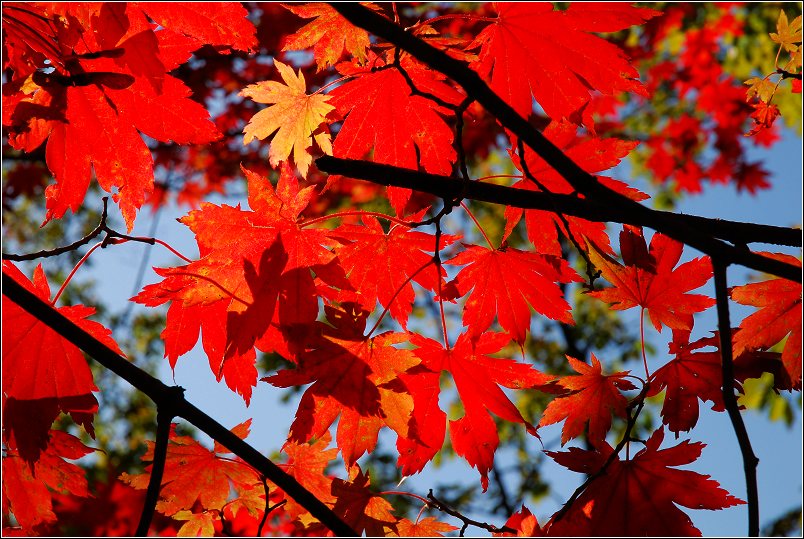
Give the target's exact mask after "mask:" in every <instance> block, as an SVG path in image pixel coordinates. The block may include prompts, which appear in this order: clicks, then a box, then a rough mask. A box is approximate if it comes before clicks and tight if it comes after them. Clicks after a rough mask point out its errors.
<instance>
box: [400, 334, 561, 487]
mask: <svg viewBox="0 0 804 539" xmlns="http://www.w3.org/2000/svg"><path fill="white" fill-rule="evenodd" d="M509 340H510V337H509V336H508V335H507V334H505V333H483V334H481V335H480V336H478V337H472V336H471V335H470V334H468V333H463V334H461V335H460V336H459V337H458V340H457V341H456V342H455V345H454V346H453V347H452V348H450V349H445V348H444V346H443V345H442V344H440V343H438V342H436V341H434V340H432V339H427V338H424V337H422V336H420V335H417V334H413V335H411V337H410V341H411V342H412V343H413V344H415V345H416V346H418V347H419V348H417V349H416V350H415V351H414V353H415V354H416V355H417V356H418V357H419V358H420V359H421V361H422V367H423V369H411V370H410V371H409V372H408V373H406V375H405V381H406V385H407V387H408V390H409V391H410V392H411V393H412V394H413V399H414V408H413V415H412V418H413V421H414V423H415V428H414V429H411V431H412V432H411V435H410V436H408V437H407V438H406V439H403V440H399V441H397V448H398V449H399V453H400V456H399V464H400V465H402V467H403V468H402V474H403V475H410V474H413V473H417V472H419V471H420V470H421V469H422V468H423V467H424V464H426V463H427V462H428V461H429V460H430V459H432V458H433V456H434V455H435V453H436V452H437V451H438V450H439V449H440V448H441V445H442V443H443V440H444V422H445V420H446V414H445V413H444V412H443V411H441V409H440V408H439V406H438V395H439V392H440V387H439V384H438V377H439V374H440V373H441V371H447V372H449V373H450V374H451V375H452V378H453V379H454V380H455V386H456V387H457V389H458V396H459V397H460V399H461V402H462V403H463V407H464V412H465V413H464V416H463V417H462V418H461V419H458V420H452V421H450V423H449V428H450V437H451V439H452V445H453V448H454V449H455V452H456V453H458V454H459V455H461V456H463V457H464V458H465V459H466V460H467V462H469V464H470V465H472V466H473V467H475V468H477V469H478V471H479V472H480V476H481V484H482V486H483V490H484V491H485V490H486V488H488V472H489V470H491V467H492V464H493V461H494V452H495V451H496V449H497V445H498V444H499V436H498V434H497V426H496V424H495V423H494V421H493V420H492V418H491V416H490V415H489V412H492V413H494V414H495V415H497V416H498V417H500V418H502V419H505V420H507V421H511V422H514V423H522V424H523V425H525V427H526V428H527V430H528V432H530V433H531V434H533V435H534V436H535V435H536V429H535V428H534V427H533V425H531V424H530V423H529V422H528V421H526V420H525V419H524V418H523V417H522V414H520V412H519V410H518V409H517V408H516V406H514V404H513V403H512V402H511V401H510V400H509V399H508V397H507V396H506V394H505V392H504V391H503V390H502V389H501V388H500V387H499V386H500V385H502V386H504V387H508V388H512V389H523V388H536V387H540V386H544V385H546V384H547V383H549V382H550V381H551V380H552V379H553V378H552V377H551V376H547V375H545V374H542V373H541V372H539V371H537V370H536V369H534V368H533V367H531V366H530V365H525V364H523V363H518V362H516V361H514V360H512V359H501V358H494V357H491V356H490V355H491V354H495V353H497V352H499V351H500V350H501V349H502V347H503V346H504V345H505V344H506V343H508V342H509ZM417 382H418V383H417Z"/></svg>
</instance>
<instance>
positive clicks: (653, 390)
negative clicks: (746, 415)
mask: <svg viewBox="0 0 804 539" xmlns="http://www.w3.org/2000/svg"><path fill="white" fill-rule="evenodd" d="M737 333H739V331H738V332H737ZM669 346H670V353H671V354H674V356H675V357H674V358H673V359H672V360H670V361H669V362H668V363H667V364H666V365H664V366H662V367H661V368H660V369H658V370H657V371H656V372H654V373H653V375H652V376H651V386H650V390H649V391H648V394H647V396H649V397H652V396H655V395H658V394H659V393H661V392H662V391H663V390H665V389H666V390H667V393H666V394H665V397H664V402H663V404H662V411H661V414H662V422H663V423H664V424H665V425H667V428H668V430H670V432H674V433H676V436H678V433H679V432H681V431H689V430H691V429H692V428H693V427H694V426H695V425H696V423H697V422H698V400H699V399H700V400H701V401H702V402H703V401H710V402H711V403H712V410H714V411H716V412H722V411H724V410H725V409H726V408H725V406H724V404H723V391H722V380H723V370H722V365H721V359H720V356H721V354H720V337H719V335H718V332H715V333H714V335H713V336H710V337H704V338H702V339H699V340H697V341H695V342H693V343H690V342H689V332H688V331H673V340H672V341H671V342H670V345H669ZM706 347H713V348H714V350H713V351H702V350H701V349H702V348H706ZM774 356H776V354H768V353H757V352H753V351H751V350H744V351H742V352H741V353H740V355H736V356H735V358H734V387H735V388H736V389H739V390H742V387H741V385H740V382H744V381H745V380H746V379H748V378H758V377H759V376H761V375H762V373H763V372H773V373H774V374H777V375H778V370H779V369H778V368H774V367H776V366H777V364H778V363H779V361H778V359H777V357H774Z"/></svg>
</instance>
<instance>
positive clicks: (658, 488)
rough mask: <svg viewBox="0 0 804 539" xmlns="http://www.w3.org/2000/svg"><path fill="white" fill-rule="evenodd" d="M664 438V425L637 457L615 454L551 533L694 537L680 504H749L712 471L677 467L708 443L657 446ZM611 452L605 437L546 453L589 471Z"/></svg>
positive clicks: (575, 468)
mask: <svg viewBox="0 0 804 539" xmlns="http://www.w3.org/2000/svg"><path fill="white" fill-rule="evenodd" d="M662 440H664V429H663V428H660V429H659V430H657V431H656V432H654V433H653V434H652V435H651V437H650V438H649V439H648V440H647V442H646V443H645V448H644V449H642V450H641V451H639V452H638V453H637V454H636V455H634V457H633V458H631V459H626V460H620V459H619V458H618V459H615V461H614V462H613V463H612V464H611V465H610V466H609V467H608V469H607V471H606V474H605V475H604V476H603V477H601V478H599V479H598V480H597V481H594V482H593V483H592V484H591V485H590V486H589V488H588V489H587V490H586V491H585V492H584V493H583V494H582V495H581V497H580V498H578V501H577V503H576V504H574V505H573V507H572V509H571V510H570V511H569V512H568V513H567V515H566V516H565V517H564V519H562V520H560V521H558V522H555V523H553V525H552V526H551V528H550V534H551V535H552V534H555V535H565V534H567V533H569V534H572V535H576V534H578V535H595V536H598V535H602V536H615V537H617V536H633V535H639V534H642V533H645V534H648V535H676V536H691V535H692V536H694V535H700V532H699V531H698V530H697V529H696V528H695V527H694V526H693V525H692V522H691V521H690V518H689V517H688V516H687V515H686V514H685V513H684V512H683V511H681V509H679V508H678V506H682V507H688V508H690V509H709V510H712V509H723V508H725V507H731V506H733V505H740V504H744V503H745V502H744V501H742V500H739V499H737V498H735V497H734V496H731V495H730V494H729V493H728V492H726V491H725V490H723V489H722V488H720V485H719V484H718V483H717V481H713V480H712V479H710V478H709V476H708V475H701V474H699V473H696V472H691V471H689V470H677V469H675V467H676V466H683V465H685V464H690V463H692V462H694V461H695V460H696V459H697V458H698V457H700V456H701V450H702V449H703V448H704V447H705V445H704V444H702V443H700V442H695V443H690V442H689V440H684V441H683V442H681V443H680V444H678V445H676V446H673V447H668V448H667V449H659V447H660V446H661V444H662ZM611 452H612V448H611V446H609V445H608V444H606V443H605V442H604V443H603V444H602V445H601V446H599V447H598V449H597V450H595V451H586V450H583V449H578V448H576V447H573V448H571V449H570V450H569V451H567V452H563V453H560V452H554V451H547V454H548V455H550V456H551V457H553V458H554V459H555V460H556V462H558V463H559V464H561V465H563V466H566V467H567V468H569V469H570V470H573V471H575V472H578V473H585V474H590V473H595V472H596V471H598V470H599V469H600V467H601V466H602V464H603V462H604V461H605V460H606V459H607V458H608V456H609V455H610V454H611Z"/></svg>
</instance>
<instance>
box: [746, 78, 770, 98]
mask: <svg viewBox="0 0 804 539" xmlns="http://www.w3.org/2000/svg"><path fill="white" fill-rule="evenodd" d="M744 84H746V85H747V86H748V89H747V90H746V91H745V97H746V100H750V99H751V98H752V97H757V98H758V99H759V100H760V101H762V102H764V103H769V102H770V100H771V99H772V98H773V94H774V93H775V92H776V84H774V83H773V81H772V80H770V79H769V78H767V77H764V78H759V77H752V78H750V79H748V80H747V81H745V83H744Z"/></svg>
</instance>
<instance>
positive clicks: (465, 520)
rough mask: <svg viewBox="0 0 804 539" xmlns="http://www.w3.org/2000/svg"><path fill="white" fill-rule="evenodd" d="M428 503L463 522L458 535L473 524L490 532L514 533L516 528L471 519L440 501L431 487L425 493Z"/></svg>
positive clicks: (462, 533) (461, 534) (462, 534)
mask: <svg viewBox="0 0 804 539" xmlns="http://www.w3.org/2000/svg"><path fill="white" fill-rule="evenodd" d="M427 499H428V505H429V506H430V507H434V508H436V509H438V510H439V511H442V512H444V513H446V514H448V515H452V516H453V517H455V518H457V519H460V520H461V522H463V526H462V527H461V531H460V536H461V537H463V536H464V533H465V532H466V528H468V527H469V526H475V527H476V528H482V529H484V530H486V531H490V532H491V533H516V530H515V529H513V528H509V527H508V526H502V527H497V526H495V525H493V524H489V523H487V522H480V521H478V520H474V519H471V518H469V517H467V516H466V515H464V514H462V513H461V512H460V511H458V510H456V509H453V508H452V507H450V506H449V505H447V504H446V503H444V502H442V501H441V500H439V499H438V498H436V497H435V494H433V489H430V492H429V493H428V494H427Z"/></svg>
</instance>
